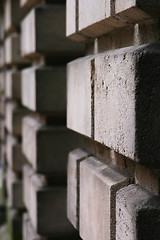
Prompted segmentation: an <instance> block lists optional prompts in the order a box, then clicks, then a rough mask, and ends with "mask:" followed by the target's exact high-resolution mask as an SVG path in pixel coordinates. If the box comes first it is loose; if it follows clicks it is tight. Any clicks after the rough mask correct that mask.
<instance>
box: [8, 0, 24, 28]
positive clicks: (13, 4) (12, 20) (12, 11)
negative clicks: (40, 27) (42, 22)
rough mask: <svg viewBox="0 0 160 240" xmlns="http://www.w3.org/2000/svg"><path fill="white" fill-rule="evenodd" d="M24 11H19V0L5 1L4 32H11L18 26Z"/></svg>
mask: <svg viewBox="0 0 160 240" xmlns="http://www.w3.org/2000/svg"><path fill="white" fill-rule="evenodd" d="M23 16H24V11H22V10H21V9H20V0H6V1H5V6H4V17H5V21H4V22H5V23H4V24H5V30H6V31H13V30H14V29H15V28H17V27H18V25H19V24H20V21H21V19H22V18H23Z"/></svg>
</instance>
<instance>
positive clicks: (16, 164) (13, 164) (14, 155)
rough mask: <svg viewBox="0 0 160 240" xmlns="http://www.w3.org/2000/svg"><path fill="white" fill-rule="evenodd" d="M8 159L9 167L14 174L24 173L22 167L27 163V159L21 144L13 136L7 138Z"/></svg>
mask: <svg viewBox="0 0 160 240" xmlns="http://www.w3.org/2000/svg"><path fill="white" fill-rule="evenodd" d="M6 158H7V161H8V165H9V167H10V168H11V169H12V170H13V171H14V172H22V167H23V165H24V164H25V163H26V158H25V157H24V155H23V154H22V149H21V144H20V143H18V142H17V140H16V139H15V138H14V137H12V136H11V135H7V138H6Z"/></svg>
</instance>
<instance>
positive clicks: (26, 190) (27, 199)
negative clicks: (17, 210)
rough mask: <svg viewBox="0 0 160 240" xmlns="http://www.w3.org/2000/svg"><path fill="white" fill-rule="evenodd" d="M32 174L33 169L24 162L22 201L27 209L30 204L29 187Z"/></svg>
mask: <svg viewBox="0 0 160 240" xmlns="http://www.w3.org/2000/svg"><path fill="white" fill-rule="evenodd" d="M33 174H34V170H33V168H32V167H30V165H28V164H25V165H24V166H23V202H24V205H25V207H26V208H27V209H29V208H30V206H31V189H30V185H31V183H30V179H31V176H32V175H33Z"/></svg>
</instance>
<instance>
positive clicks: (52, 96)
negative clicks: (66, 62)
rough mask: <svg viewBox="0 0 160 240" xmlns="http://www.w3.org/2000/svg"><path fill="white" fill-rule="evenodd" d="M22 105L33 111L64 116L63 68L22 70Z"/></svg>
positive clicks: (64, 90)
mask: <svg viewBox="0 0 160 240" xmlns="http://www.w3.org/2000/svg"><path fill="white" fill-rule="evenodd" d="M22 103H23V105H24V106H26V107H27V108H29V109H31V110H33V111H38V112H46V113H52V114H56V116H57V115H61V116H64V115H65V111H66V69H65V67H63V66H57V67H52V68H51V67H32V68H28V69H25V70H23V71H22Z"/></svg>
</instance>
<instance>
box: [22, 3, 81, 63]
mask: <svg viewBox="0 0 160 240" xmlns="http://www.w3.org/2000/svg"><path fill="white" fill-rule="evenodd" d="M42 26H43V27H42ZM21 30H22V35H21V51H22V55H23V56H33V55H35V53H40V54H45V55H48V54H49V55H53V56H54V57H55V58H60V57H65V56H67V57H69V56H71V55H72V56H74V55H75V56H77V54H80V53H81V52H82V50H83V47H81V46H79V45H77V44H76V43H74V42H72V43H71V41H70V40H67V39H66V38H65V6H63V5H61V4H60V5H52V6H51V5H45V6H43V5H42V6H38V7H36V8H34V9H33V10H32V11H31V12H30V13H29V14H28V15H27V17H26V18H25V19H24V20H23V22H22V25H21ZM63 62H64V60H63Z"/></svg>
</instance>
